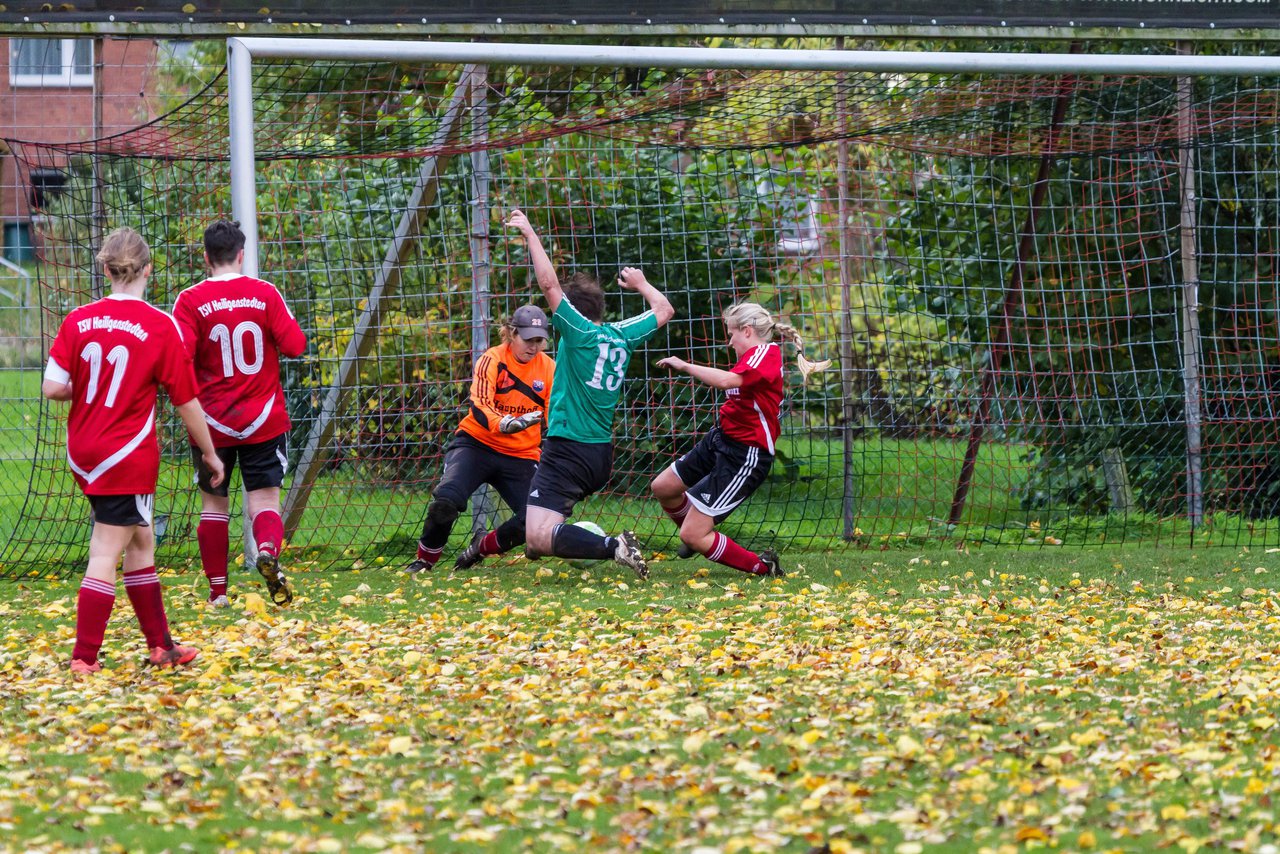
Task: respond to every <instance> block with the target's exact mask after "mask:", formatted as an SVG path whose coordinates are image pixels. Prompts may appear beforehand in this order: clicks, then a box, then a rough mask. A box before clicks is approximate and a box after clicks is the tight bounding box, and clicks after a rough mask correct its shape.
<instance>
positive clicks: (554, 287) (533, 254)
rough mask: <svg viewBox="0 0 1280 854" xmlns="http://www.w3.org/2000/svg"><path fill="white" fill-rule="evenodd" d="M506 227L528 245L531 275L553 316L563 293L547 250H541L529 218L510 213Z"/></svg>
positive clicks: (520, 213) (520, 214) (513, 212)
mask: <svg viewBox="0 0 1280 854" xmlns="http://www.w3.org/2000/svg"><path fill="white" fill-rule="evenodd" d="M507 225H508V226H509V227H511V228H514V229H517V230H519V232H520V234H521V235H523V236H524V239H525V241H526V242H527V243H528V244H529V260H531V261H532V262H533V274H534V275H535V276H537V278H538V287H539V288H541V289H542V295H543V296H544V297H546V298H547V306H548V307H550V309H551V313H552V314H555V313H556V309H558V308H559V307H560V300H562V299H564V291H563V290H561V289H560V280H559V279H558V278H556V268H555V267H553V266H552V265H551V259H550V258H549V257H548V256H547V250H546V249H544V248H542V241H541V240H540V239H539V238H538V233H537V232H536V231H534V230H533V226H532V225H530V224H529V218H528V217H526V216H525V215H524V213H523V212H521V211H518V210H515V211H512V212H511V216H510V218H508V219H507Z"/></svg>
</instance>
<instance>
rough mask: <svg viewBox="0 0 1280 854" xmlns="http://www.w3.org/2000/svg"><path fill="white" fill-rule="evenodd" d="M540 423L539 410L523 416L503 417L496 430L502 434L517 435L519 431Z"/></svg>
mask: <svg viewBox="0 0 1280 854" xmlns="http://www.w3.org/2000/svg"><path fill="white" fill-rule="evenodd" d="M540 421H542V410H541V409H535V410H534V411H533V412H526V413H525V414H524V415H504V416H502V420H501V421H499V422H498V430H500V431H501V432H503V433H519V432H520V431H521V430H528V429H529V428H530V427H532V426H533V425H534V424H537V423H538V422H540Z"/></svg>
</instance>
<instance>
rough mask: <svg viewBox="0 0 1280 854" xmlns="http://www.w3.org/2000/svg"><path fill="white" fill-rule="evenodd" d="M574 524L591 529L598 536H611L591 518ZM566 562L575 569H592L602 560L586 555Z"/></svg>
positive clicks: (587, 529) (586, 529)
mask: <svg viewBox="0 0 1280 854" xmlns="http://www.w3.org/2000/svg"><path fill="white" fill-rule="evenodd" d="M573 524H574V525H576V526H578V527H579V528H581V529H582V530H584V531H590V532H591V533H593V534H595V535H596V536H597V537H607V536H609V535H608V534H606V533H605V532H604V528H601V527H600V526H599V525H597V524H596V523H595V522H592V521H590V520H587V519H583V520H582V521H580V522H574V523H573ZM566 563H568V564H569V565H570V566H572V567H573V568H574V569H590V568H591V567H593V566H595V565H596V564H598V563H600V561H598V560H595V559H593V558H589V557H584V558H574V559H573V560H570V561H566Z"/></svg>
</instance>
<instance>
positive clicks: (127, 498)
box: [85, 494, 156, 528]
mask: <svg viewBox="0 0 1280 854" xmlns="http://www.w3.org/2000/svg"><path fill="white" fill-rule="evenodd" d="M85 497H86V498H88V499H89V506H90V507H92V508H93V521H94V522H95V523H96V522H101V523H102V524H104V525H117V526H119V527H121V528H128V527H130V526H133V525H141V526H142V527H144V528H149V527H151V513H152V511H153V510H154V509H155V501H156V497H155V495H154V494H150V495H86V496H85Z"/></svg>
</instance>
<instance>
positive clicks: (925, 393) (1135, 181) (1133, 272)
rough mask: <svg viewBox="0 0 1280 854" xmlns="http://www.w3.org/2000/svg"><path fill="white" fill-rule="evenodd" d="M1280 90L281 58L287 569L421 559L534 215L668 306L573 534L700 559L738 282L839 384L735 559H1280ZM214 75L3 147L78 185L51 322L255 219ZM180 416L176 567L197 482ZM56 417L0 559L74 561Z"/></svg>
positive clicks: (274, 204)
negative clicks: (1143, 549) (123, 253)
mask: <svg viewBox="0 0 1280 854" xmlns="http://www.w3.org/2000/svg"><path fill="white" fill-rule="evenodd" d="M1275 82H1276V81H1275V80H1274V79H1262V78H1257V77H1248V76H1229V75H1228V76H1196V77H1181V78H1180V77H1174V76H1131V75H1130V76H1117V75H1104V74H1100V75H1090V76H1051V75H1032V74H999V75H994V74H975V73H960V72H947V73H941V72H932V73H920V72H901V71H895V72H892V73H889V72H875V71H833V70H746V69H708V68H698V67H685V68H663V67H650V68H637V67H625V68H621V67H608V66H607V65H606V66H598V67H587V66H583V65H560V66H556V65H545V64H533V63H519V64H517V63H507V64H503V63H500V62H489V63H475V64H470V65H464V64H460V63H459V64H448V63H410V62H359V61H340V60H313V61H306V62H302V61H292V60H278V61H273V60H262V61H258V62H257V63H256V65H255V78H254V83H253V86H254V92H255V94H254V103H253V116H254V122H255V133H254V140H253V150H254V156H255V163H256V165H255V167H254V173H253V182H254V184H255V185H256V193H257V195H256V205H257V212H258V219H257V228H258V236H259V243H258V267H259V271H260V275H261V277H262V278H265V279H267V280H269V281H272V282H274V283H275V284H276V285H277V286H278V287H279V288H280V289H281V291H282V292H283V294H284V295H285V298H286V300H287V301H288V302H289V304H290V306H291V307H292V309H293V310H294V312H295V314H296V315H297V316H298V318H299V320H300V322H301V323H302V325H303V327H304V328H305V330H306V331H307V334H308V338H309V341H310V343H309V346H308V349H307V352H306V353H305V354H304V355H303V356H302V357H301V358H298V359H295V360H289V361H287V362H286V365H285V370H284V381H285V386H286V395H287V398H288V403H289V409H290V414H291V416H292V419H293V422H294V429H293V432H292V434H291V436H290V453H291V464H292V472H291V480H290V481H289V483H287V484H286V489H285V493H286V510H287V516H288V527H289V542H290V548H291V551H290V553H289V561H290V563H291V564H293V565H295V566H301V567H305V566H308V565H311V566H331V565H344V566H352V565H363V564H374V563H384V562H385V563H388V564H394V563H396V562H399V561H402V560H405V559H407V558H408V557H411V556H412V553H413V544H414V542H415V541H416V538H417V536H418V533H419V530H420V526H421V521H422V515H423V512H424V510H425V507H426V504H427V502H428V500H429V496H430V492H431V489H432V487H433V486H434V485H435V483H437V482H438V480H439V477H440V474H441V472H440V461H441V456H442V452H443V449H444V447H445V446H446V445H447V443H448V442H449V440H450V438H451V436H452V435H453V433H454V431H455V429H456V427H457V425H458V422H459V420H460V419H461V417H462V415H463V414H464V412H465V407H466V403H465V401H466V395H467V391H468V387H469V381H470V377H471V369H472V364H473V360H474V359H475V357H476V355H477V354H478V352H480V351H482V350H483V349H485V348H487V347H489V346H491V345H493V344H495V343H497V332H498V325H499V324H500V322H501V320H502V318H504V317H508V316H509V315H510V314H511V313H512V312H513V311H514V310H515V309H516V308H517V307H518V306H520V305H522V304H524V303H526V302H535V303H539V302H541V298H540V295H539V294H538V291H537V287H536V284H535V282H534V280H533V276H532V271H531V269H530V267H529V262H528V254H527V252H526V248H525V246H524V245H523V244H522V242H521V241H520V240H518V239H516V235H515V233H514V232H512V231H510V230H509V229H506V228H504V226H503V219H504V217H505V216H506V215H507V214H509V212H510V211H511V210H513V209H515V208H520V209H522V210H524V211H525V212H526V213H527V214H528V215H529V217H530V219H531V220H532V222H533V223H534V225H535V227H536V228H537V229H538V230H539V232H540V233H541V234H542V235H544V242H545V243H546V245H547V247H548V250H549V251H550V253H551V255H552V257H553V259H554V261H555V263H556V266H557V269H558V270H559V272H560V273H561V275H562V277H563V276H567V275H569V274H571V273H573V272H576V271H585V272H589V273H592V274H595V275H597V276H598V277H599V278H600V280H601V281H602V282H604V283H605V285H606V295H607V304H608V305H607V310H608V315H609V318H610V319H619V318H621V317H623V316H626V315H630V314H633V313H636V312H639V311H641V310H643V308H644V306H643V303H642V302H641V301H640V299H639V298H638V297H636V296H634V295H631V294H627V293H624V292H622V291H621V290H620V289H619V288H618V287H617V286H616V284H614V282H615V280H616V277H617V273H618V271H619V269H620V268H621V267H623V266H637V267H640V268H642V269H643V270H644V271H645V273H646V275H647V276H648V277H649V279H650V281H652V282H654V283H655V284H656V285H658V287H660V288H661V289H662V290H663V291H664V292H665V293H666V294H667V295H668V296H669V298H670V299H671V301H672V303H673V304H674V306H675V308H676V311H677V316H676V319H675V320H674V321H673V322H672V323H671V324H670V325H669V327H668V328H667V329H666V330H664V331H663V332H662V333H660V334H659V336H658V337H657V338H656V339H655V340H654V341H653V342H651V343H650V344H649V345H648V347H647V348H646V349H644V350H642V351H640V352H639V353H638V354H637V356H636V357H635V359H634V360H633V362H632V367H631V373H630V376H629V378H628V380H627V382H626V386H625V389H626V391H625V396H624V402H623V404H622V405H621V406H620V408H619V411H618V414H617V418H616V421H615V458H614V459H615V463H614V475H613V479H612V481H611V484H610V486H609V488H608V489H607V490H606V491H605V492H604V493H602V494H601V495H599V496H596V497H594V498H592V499H590V500H588V501H586V502H585V503H583V504H582V505H580V507H579V509H578V516H577V518H585V519H591V520H594V521H596V522H598V523H599V524H600V525H602V526H603V527H604V528H605V529H606V530H609V531H616V530H618V529H619V528H621V527H628V528H634V529H636V530H637V531H638V532H639V534H640V536H641V539H642V540H644V541H645V542H646V544H647V545H648V546H649V548H651V549H653V550H655V551H666V552H674V550H675V546H676V545H678V541H677V540H676V538H675V531H674V528H673V527H672V526H671V524H670V522H668V521H667V520H666V519H665V517H663V516H662V514H661V512H660V511H659V508H658V507H657V505H656V503H655V502H653V501H652V500H651V499H649V498H648V496H647V485H648V483H649V481H650V480H651V479H652V478H653V477H654V476H655V475H656V474H657V473H658V472H660V471H661V470H662V469H663V468H665V467H666V466H667V465H669V464H670V463H671V462H672V461H673V460H674V459H675V458H676V457H677V456H678V455H679V454H681V453H683V452H685V451H687V450H688V449H689V448H690V447H692V445H693V443H694V442H695V441H696V440H697V438H698V437H699V436H700V435H701V434H703V433H704V432H705V431H707V430H708V429H710V428H711V427H712V426H713V425H714V424H715V423H716V410H717V405H718V402H719V396H718V393H717V392H715V391H713V390H711V389H709V388H707V387H705V386H701V385H699V384H697V383H694V382H691V381H690V380H689V379H688V378H687V377H684V376H683V375H674V376H673V375H671V374H670V373H669V372H667V371H665V370H663V369H661V368H659V367H657V366H656V362H657V360H658V359H660V358H661V357H663V356H665V355H668V354H675V355H679V356H681V357H684V358H686V359H689V360H691V361H696V362H700V363H704V364H711V365H716V366H719V367H722V368H727V367H729V366H730V365H731V362H732V358H731V352H730V351H729V350H728V348H727V347H726V335H725V331H724V327H723V323H722V322H721V320H720V317H719V316H720V313H721V312H722V311H723V309H725V308H726V307H728V306H729V305H730V304H732V303H733V302H736V301H741V300H751V301H755V302H759V303H761V304H762V305H764V306H765V307H767V308H768V309H769V310H770V311H771V312H773V313H774V315H775V316H776V317H777V318H778V319H780V320H785V321H787V322H789V323H791V324H792V325H793V326H795V327H796V328H797V329H799V330H800V331H801V333H802V334H803V336H804V338H805V340H806V342H807V350H808V355H809V356H810V358H814V359H823V358H829V359H832V360H833V367H832V368H831V369H830V370H828V371H827V372H825V373H821V374H817V375H814V376H813V377H812V378H811V379H810V381H809V382H808V383H807V384H805V383H802V382H801V379H800V376H799V373H798V372H797V371H795V370H789V371H788V372H787V375H786V389H787V396H786V402H785V404H784V410H783V434H784V435H783V438H782V441H781V442H780V443H779V446H778V455H777V459H776V461H775V463H774V467H773V469H772V471H771V474H770V476H769V478H768V480H767V481H766V482H765V483H764V485H763V486H762V487H761V488H760V489H759V491H758V492H757V493H756V494H755V495H754V496H753V497H752V498H751V499H750V500H749V501H748V502H746V503H745V504H744V505H743V506H742V508H741V509H740V510H739V511H738V512H736V513H735V514H734V515H733V516H732V517H730V519H729V520H728V521H727V522H726V523H725V529H726V531H727V532H728V533H729V534H730V535H731V536H733V537H735V538H737V539H741V540H742V541H743V542H744V543H747V544H750V545H752V546H754V547H756V548H762V547H764V546H766V545H776V546H779V547H781V548H784V549H787V548H791V549H798V548H831V547H839V546H841V545H842V544H847V543H853V544H856V545H861V546H871V547H880V546H894V545H899V544H904V543H905V544H914V543H919V542H923V541H926V540H932V539H951V540H957V541H960V540H963V541H973V542H1008V543H1017V544H1027V543H1036V544H1041V545H1043V544H1046V543H1047V544H1057V543H1060V542H1061V543H1072V544H1099V543H1119V542H1135V541H1139V540H1152V539H1177V540H1180V541H1183V542H1185V541H1186V539H1187V538H1188V537H1195V538H1196V541H1197V542H1216V543H1223V542H1226V543H1252V544H1258V545H1261V544H1269V543H1273V542H1275V541H1276V540H1277V539H1280V537H1277V534H1276V526H1275V524H1274V522H1273V519H1274V517H1275V516H1276V515H1277V513H1280V459H1278V456H1277V451H1276V448H1277V438H1278V437H1277V430H1276V414H1275V413H1276V400H1277V391H1280V385H1278V384H1277V383H1278V381H1280V324H1278V321H1277V305H1276V302H1277V278H1276V277H1277V273H1276V267H1277V251H1278V250H1280V211H1278V210H1277V207H1280V198H1278V197H1277V186H1280V157H1278V155H1280V123H1278V115H1280V114H1278V109H1280V96H1277V94H1276V93H1277V89H1276V87H1275ZM226 89H227V85H226V81H225V80H224V79H218V80H216V81H214V82H213V83H212V84H210V85H209V86H208V87H207V88H206V89H204V90H203V91H201V92H199V93H197V94H195V95H194V96H192V97H191V98H190V100H189V101H187V102H186V103H185V104H183V105H182V106H181V107H179V108H178V109H176V110H174V111H173V112H171V113H169V114H167V115H165V116H163V117H162V118H160V119H158V120H156V121H154V122H152V123H150V124H148V125H146V126H143V127H139V128H136V129H134V130H132V131H130V132H127V133H123V134H119V135H116V136H112V137H109V138H104V139H96V140H89V141H84V142H74V143H66V144H59V145H51V144H35V143H24V142H21V141H17V140H15V141H11V142H10V145H11V148H12V149H13V151H14V153H15V155H16V156H17V157H19V158H20V159H21V160H22V161H23V162H24V164H26V165H28V166H30V167H39V168H46V169H48V168H53V169H60V170H63V171H64V172H65V173H66V174H67V175H68V179H69V180H68V181H67V184H66V192H65V193H64V194H63V195H62V196H61V197H59V198H58V199H57V200H55V201H54V202H53V203H51V205H50V207H49V208H48V209H47V210H45V211H43V214H44V216H43V218H42V225H41V229H40V232H39V234H38V242H39V252H40V258H41V261H42V263H41V265H40V266H39V279H40V281H39V291H40V295H41V300H42V306H43V318H44V330H45V334H46V336H50V335H51V334H52V332H53V331H54V330H55V329H56V326H57V323H58V322H59V320H60V319H61V318H62V317H63V316H65V314H66V312H67V311H68V310H69V309H70V308H72V307H73V306H75V305H77V304H80V303H83V302H85V301H87V300H89V299H91V298H92V296H93V294H94V292H95V288H100V287H101V285H102V283H101V281H100V279H96V278H95V276H94V273H93V268H92V263H91V261H92V256H93V252H94V247H95V245H96V243H97V241H99V240H100V237H101V235H102V234H103V233H104V231H105V230H108V229H110V228H113V227H115V226H118V225H130V226H133V227H135V228H138V229H139V230H140V231H141V232H142V233H143V235H144V236H145V237H146V238H147V240H148V241H149V243H150V244H151V246H152V249H153V252H154V254H155V264H156V272H155V275H154V277H153V279H152V284H151V290H150V299H151V300H152V301H153V302H154V303H156V304H158V305H160V306H163V307H166V308H169V307H172V305H173V300H174V298H175V296H176V295H177V293H178V292H179V291H180V290H182V289H183V288H185V287H187V286H189V285H190V284H192V283H194V282H196V281H198V280H200V279H201V278H202V277H203V268H202V258H201V247H200V239H201V234H202V231H203V229H204V227H205V226H206V225H207V224H208V223H209V222H210V221H212V220H213V219H215V218H218V217H223V216H230V215H231V213H232V209H233V204H232V198H231V190H230V186H231V183H232V176H231V174H230V166H229V158H228V144H227V139H228V124H227V121H228V120H227V118H226V117H227V114H228V104H227V95H226ZM552 346H554V341H553V342H552ZM790 356H791V351H790V348H788V356H787V358H788V360H790ZM165 411H166V412H167V413H168V415H169V416H170V417H168V418H166V419H165V422H164V426H163V428H162V444H163V447H164V449H165V454H166V459H167V463H166V465H164V466H163V472H162V476H161V484H160V487H159V492H158V494H157V498H156V508H157V513H158V514H160V515H161V516H162V518H163V538H162V541H161V546H160V560H161V562H162V563H164V564H165V565H168V566H175V565H181V564H182V563H183V562H185V561H188V560H191V559H194V557H195V554H196V550H195V544H194V529H195V525H196V523H197V521H198V515H199V500H198V496H197V494H196V491H195V489H194V488H193V486H192V483H191V481H192V473H191V470H190V464H189V462H188V457H187V452H186V437H185V434H184V433H183V432H182V430H181V429H180V427H179V425H178V423H177V421H176V420H175V419H174V418H173V417H172V411H171V409H166V410H165ZM64 417H65V413H64V412H63V410H62V409H61V407H60V406H59V405H57V404H47V405H45V406H43V407H42V408H41V410H40V418H39V420H38V424H36V425H35V428H34V430H35V440H34V443H33V444H32V446H31V450H30V452H29V453H28V454H25V455H22V457H21V458H19V459H16V460H15V459H8V460H5V461H4V465H6V466H9V467H20V468H21V476H20V478H18V479H17V480H18V481H20V483H21V486H20V487H17V488H15V487H13V486H12V485H10V486H6V487H5V489H8V490H10V491H11V492H14V493H20V494H14V495H8V496H5V501H6V502H7V504H6V506H13V507H20V510H17V511H13V512H11V513H10V516H9V517H8V518H7V519H6V520H5V521H6V525H7V526H8V527H9V528H10V529H11V530H8V531H4V532H0V533H2V534H7V535H8V539H7V545H6V546H5V547H4V550H3V554H0V572H2V573H7V574H10V575H14V574H31V573H37V574H38V573H53V572H62V571H66V570H69V569H70V568H72V567H76V566H79V565H80V563H81V562H82V561H83V559H84V555H85V553H86V548H87V542H88V531H89V518H88V507H87V503H85V502H84V501H83V499H81V498H80V497H79V495H78V494H77V492H76V489H75V486H74V483H73V481H72V480H71V477H70V474H69V472H68V470H67V466H66V463H65V458H64V437H63V430H64ZM10 474H12V472H11V473H10ZM3 482H4V483H6V484H14V483H15V478H13V477H8V478H5V479H4V480H3ZM473 507H474V508H475V510H476V514H477V519H478V523H483V522H487V521H489V520H490V519H491V518H492V517H493V514H495V513H496V514H499V516H501V515H502V514H505V513H506V509H505V507H503V506H501V504H500V502H498V501H497V500H496V499H494V498H491V497H487V496H477V500H476V501H475V502H473ZM469 534H470V530H469V527H468V524H467V522H466V518H465V517H464V519H463V520H461V521H460V522H459V524H458V525H457V526H456V528H455V531H454V540H455V542H454V544H453V545H454V547H456V546H458V545H460V544H462V543H463V542H465V541H466V539H467V537H469ZM446 559H447V554H446Z"/></svg>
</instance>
